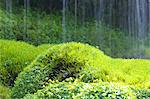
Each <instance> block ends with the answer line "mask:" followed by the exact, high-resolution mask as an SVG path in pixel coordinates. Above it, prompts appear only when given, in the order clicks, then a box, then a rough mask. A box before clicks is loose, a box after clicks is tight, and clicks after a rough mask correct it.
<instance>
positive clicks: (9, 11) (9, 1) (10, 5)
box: [5, 0, 13, 37]
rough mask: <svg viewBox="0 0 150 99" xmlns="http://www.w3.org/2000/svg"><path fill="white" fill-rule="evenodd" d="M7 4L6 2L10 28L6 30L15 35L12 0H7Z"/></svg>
mask: <svg viewBox="0 0 150 99" xmlns="http://www.w3.org/2000/svg"><path fill="white" fill-rule="evenodd" d="M5 4H6V14H7V16H8V19H9V23H8V26H9V28H6V29H5V31H6V32H8V33H9V34H12V35H11V36H12V37H13V33H12V32H13V31H12V20H11V19H12V0H6V1H5ZM7 30H8V31H7Z"/></svg>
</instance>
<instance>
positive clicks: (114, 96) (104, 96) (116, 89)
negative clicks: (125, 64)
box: [23, 81, 135, 99]
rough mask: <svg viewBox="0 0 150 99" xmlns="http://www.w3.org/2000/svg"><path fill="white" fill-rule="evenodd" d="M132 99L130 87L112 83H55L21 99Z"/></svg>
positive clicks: (133, 95)
mask: <svg viewBox="0 0 150 99" xmlns="http://www.w3.org/2000/svg"><path fill="white" fill-rule="evenodd" d="M33 98H35V99H134V98H135V94H134V93H133V92H132V90H131V89H130V87H126V86H120V85H119V84H112V83H84V82H78V81H77V82H73V83H72V82H55V83H50V84H49V85H48V86H46V87H45V88H44V89H42V90H38V91H37V92H36V93H35V94H27V95H26V96H25V97H24V98H23V99H33Z"/></svg>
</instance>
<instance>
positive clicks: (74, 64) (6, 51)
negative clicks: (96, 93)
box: [0, 40, 150, 98]
mask: <svg viewBox="0 0 150 99" xmlns="http://www.w3.org/2000/svg"><path fill="white" fill-rule="evenodd" d="M0 45H1V50H0V52H1V56H2V57H1V67H0V69H1V71H2V72H1V73H3V72H4V74H5V72H11V68H12V70H14V71H15V70H16V69H15V68H19V69H18V70H19V72H21V71H22V70H23V68H24V67H26V66H27V65H24V64H25V62H26V61H28V60H29V64H30V63H31V62H32V61H33V60H34V59H35V57H36V56H38V57H37V58H36V59H35V60H34V61H33V62H32V63H31V64H30V65H28V66H27V67H26V68H25V69H24V70H23V71H22V72H21V73H20V74H19V76H18V78H17V80H16V81H15V85H14V87H13V88H12V92H11V97H13V98H14V97H18V98H21V97H23V96H25V95H26V94H27V93H31V94H32V93H35V92H37V91H38V90H40V89H43V86H45V85H47V83H48V80H50V79H51V80H58V81H59V82H62V81H64V80H65V79H67V78H70V77H72V78H73V79H80V80H81V82H84V83H89V84H90V83H93V82H94V81H96V80H98V81H100V82H110V83H119V84H122V86H129V85H132V86H135V87H140V88H146V89H150V74H149V71H150V61H149V60H142V59H113V58H111V57H109V56H106V55H105V54H104V53H103V52H102V51H100V50H99V49H98V48H95V47H93V46H90V45H88V44H82V43H75V42H71V43H64V44H56V45H49V44H45V45H41V46H38V47H35V46H32V45H29V44H26V43H24V42H16V41H9V40H0ZM47 49H48V50H47ZM39 54H40V55H39ZM7 59H11V61H12V60H13V61H12V64H11V65H10V68H9V67H7V68H6V67H5V66H4V65H3V64H4V63H7V61H8V60H7ZM16 64H17V66H18V67H15V66H16ZM22 64H23V65H22ZM20 66H23V67H20ZM14 67H15V68H14ZM19 72H18V71H17V73H19ZM1 76H2V74H1ZM3 76H4V75H3ZM12 77H14V76H13V75H12ZM6 78H7V75H6ZM1 82H2V79H1ZM3 89H5V88H1V90H2V91H3ZM83 89H84V88H83ZM43 90H44V89H43ZM5 92H6V91H5ZM4 94H5V93H4Z"/></svg>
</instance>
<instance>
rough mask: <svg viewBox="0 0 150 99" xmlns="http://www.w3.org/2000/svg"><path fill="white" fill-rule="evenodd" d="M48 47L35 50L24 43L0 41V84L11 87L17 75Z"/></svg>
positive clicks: (35, 48)
mask: <svg viewBox="0 0 150 99" xmlns="http://www.w3.org/2000/svg"><path fill="white" fill-rule="evenodd" d="M49 47H50V45H45V46H40V47H38V48H37V47H35V46H33V45H30V44H27V43H25V42H18V41H10V40H0V82H1V83H3V84H4V85H7V86H8V85H9V86H12V85H13V83H14V80H15V79H16V77H17V75H18V73H20V72H21V71H22V70H23V68H24V67H26V66H27V65H29V64H30V63H31V62H32V61H33V60H34V59H35V58H36V57H37V56H38V55H39V54H40V53H42V52H43V51H45V50H47V49H48V48H49Z"/></svg>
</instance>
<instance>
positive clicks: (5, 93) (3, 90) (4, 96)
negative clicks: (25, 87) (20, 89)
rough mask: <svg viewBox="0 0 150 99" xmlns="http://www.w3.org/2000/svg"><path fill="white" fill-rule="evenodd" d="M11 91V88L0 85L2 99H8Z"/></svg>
mask: <svg viewBox="0 0 150 99" xmlns="http://www.w3.org/2000/svg"><path fill="white" fill-rule="evenodd" d="M9 93H10V90H9V88H7V87H5V86H3V85H1V84H0V99H8V97H9Z"/></svg>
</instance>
